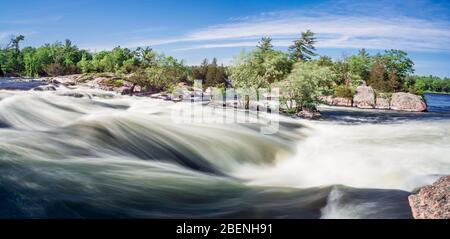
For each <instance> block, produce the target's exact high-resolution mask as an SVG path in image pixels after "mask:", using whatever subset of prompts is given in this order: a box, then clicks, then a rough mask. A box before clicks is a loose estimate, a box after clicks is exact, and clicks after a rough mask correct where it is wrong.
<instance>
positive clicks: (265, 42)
mask: <svg viewBox="0 0 450 239" xmlns="http://www.w3.org/2000/svg"><path fill="white" fill-rule="evenodd" d="M257 48H258V49H259V51H260V52H262V53H266V52H269V51H272V50H273V45H272V39H271V38H270V37H263V38H261V40H260V41H259V42H258V46H257Z"/></svg>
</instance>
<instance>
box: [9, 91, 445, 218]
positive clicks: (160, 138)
mask: <svg viewBox="0 0 450 239" xmlns="http://www.w3.org/2000/svg"><path fill="white" fill-rule="evenodd" d="M189 107H192V105H190V104H189V103H177V104H175V103H172V102H164V101H160V100H153V99H149V98H139V97H129V96H119V95H115V94H112V93H109V92H103V91H97V90H91V89H87V88H82V87H78V88H76V89H69V88H64V87H61V88H59V89H58V90H57V91H55V92H34V91H5V90H3V91H0V196H1V197H0V212H1V214H0V217H1V218H55V217H56V218H61V217H63V218H66V217H67V218H99V217H100V218H105V217H106V218H111V217H112V218H409V217H411V213H410V209H409V207H408V203H407V196H408V195H409V191H411V190H412V189H414V188H415V187H417V186H419V185H423V184H428V183H430V182H432V181H433V180H434V179H435V178H436V177H438V176H439V175H443V174H450V158H449V155H450V154H449V153H450V138H449V137H450V119H447V118H446V116H444V117H440V118H439V120H435V119H433V118H432V119H430V118H427V117H425V119H422V118H421V117H418V119H415V118H414V117H411V116H410V115H407V116H405V115H402V117H403V118H402V120H396V121H394V122H392V121H389V122H384V121H381V122H378V123H377V124H374V123H373V122H371V121H369V122H368V123H364V122H366V121H365V120H366V119H368V118H367V117H360V118H361V120H360V122H359V123H351V124H349V123H348V122H353V120H354V119H355V118H358V114H349V115H350V116H344V117H351V118H352V121H346V120H344V121H340V120H335V118H333V117H331V118H333V120H325V121H321V122H319V121H304V120H297V119H291V118H289V117H284V116H280V117H279V120H280V122H279V131H278V132H277V133H276V134H273V135H263V134H261V127H263V126H264V124H265V123H267V120H268V118H267V117H266V116H265V115H255V114H245V113H244V112H239V111H234V110H233V109H229V110H223V109H217V110H213V111H211V110H210V109H208V110H203V109H202V108H200V109H202V110H201V111H202V114H203V117H205V118H209V119H223V118H226V116H227V115H232V116H233V117H235V119H248V118H249V117H250V118H253V119H255V120H254V121H252V122H258V123H246V124H245V123H244V124H243V123H230V122H227V123H211V122H221V120H217V121H214V120H213V121H211V120H209V121H208V122H210V123H202V122H198V121H196V120H194V121H192V122H191V121H189V120H181V121H180V122H181V123H180V122H178V123H175V122H174V121H173V112H174V110H180V109H186V108H189ZM198 109H199V108H195V110H193V111H191V113H192V115H189V114H185V115H182V116H180V117H185V119H191V118H192V117H193V116H195V115H197V116H198V115H199V112H198ZM429 114H430V115H432V114H431V113H429ZM422 116H423V115H422ZM341 118H342V117H341ZM405 119H406V120H405ZM408 119H410V120H408ZM345 122H347V123H345Z"/></svg>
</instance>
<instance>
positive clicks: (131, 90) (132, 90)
mask: <svg viewBox="0 0 450 239" xmlns="http://www.w3.org/2000/svg"><path fill="white" fill-rule="evenodd" d="M136 85H137V83H133V86H132V87H131V89H130V95H133V93H134V88H135V87H136Z"/></svg>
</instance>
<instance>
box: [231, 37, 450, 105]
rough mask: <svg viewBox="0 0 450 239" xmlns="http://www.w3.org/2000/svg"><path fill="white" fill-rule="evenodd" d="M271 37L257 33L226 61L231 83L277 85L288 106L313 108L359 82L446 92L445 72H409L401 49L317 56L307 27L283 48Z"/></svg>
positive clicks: (383, 89)
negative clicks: (248, 47)
mask: <svg viewBox="0 0 450 239" xmlns="http://www.w3.org/2000/svg"><path fill="white" fill-rule="evenodd" d="M271 41H272V40H271V38H269V37H263V38H262V39H261V41H260V42H259V43H258V46H257V47H256V48H255V50H253V51H251V52H241V54H240V55H239V56H237V57H236V58H235V59H234V62H233V64H232V66H231V67H230V76H231V78H232V81H233V84H235V85H236V86H237V87H245V88H248V87H254V88H256V89H258V88H270V87H274V86H276V87H278V88H279V89H280V90H281V100H282V102H283V104H284V106H285V108H286V109H287V110H288V111H290V112H298V111H301V110H302V109H303V108H305V107H306V108H314V107H315V105H317V104H318V103H319V102H320V99H321V96H324V95H333V96H335V97H344V98H349V99H352V98H353V96H354V94H355V92H356V88H357V87H358V86H360V85H361V84H363V83H365V84H367V85H368V86H371V87H372V88H374V90H375V91H376V93H393V92H411V93H416V94H421V93H423V92H426V91H436V92H446V91H448V85H449V84H450V81H449V80H448V79H447V78H446V79H440V78H437V77H418V76H413V75H412V74H413V73H414V63H413V61H412V60H411V59H410V58H409V57H408V54H407V53H406V52H404V51H401V50H396V49H391V50H385V51H383V52H381V53H378V54H375V55H370V54H369V53H368V52H367V51H366V50H365V49H361V50H359V52H358V53H357V54H355V55H351V56H347V57H343V58H342V59H338V60H333V59H331V58H330V57H328V56H318V54H317V53H316V49H315V47H314V45H315V43H316V38H315V36H314V33H313V32H311V31H309V30H308V31H306V32H303V33H301V35H300V38H299V39H297V40H295V41H294V42H293V43H292V45H291V46H290V47H289V48H288V51H287V52H284V51H279V50H275V49H274V47H273V45H272V43H271ZM387 95H389V94H387Z"/></svg>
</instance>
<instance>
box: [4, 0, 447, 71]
mask: <svg viewBox="0 0 450 239" xmlns="http://www.w3.org/2000/svg"><path fill="white" fill-rule="evenodd" d="M1 5H2V9H1V14H0V44H3V45H4V44H6V43H7V41H8V39H9V38H10V37H11V36H12V35H16V34H23V35H25V36H26V41H25V42H24V45H32V46H39V45H41V44H43V43H47V42H50V43H51V42H55V41H63V40H64V39H66V38H69V39H71V40H72V41H73V42H74V43H75V44H77V45H78V46H79V47H81V48H85V49H89V50H92V51H100V50H104V49H111V48H113V47H114V46H118V45H120V46H123V47H130V48H133V47H137V46H151V47H152V48H154V49H155V50H157V51H159V52H164V53H165V54H167V55H172V56H175V57H177V58H179V59H184V60H185V61H186V62H187V63H188V64H197V63H199V62H200V61H201V60H202V59H203V58H205V57H208V58H212V57H217V58H218V59H219V61H220V62H223V63H225V64H229V63H230V62H231V61H232V59H233V56H235V55H238V54H239V52H240V51H241V50H242V49H246V50H250V49H252V48H253V47H254V46H255V45H256V43H257V42H258V40H259V38H261V37H262V36H270V37H272V38H273V39H274V40H273V43H274V45H275V46H276V48H278V49H281V50H286V49H287V46H288V45H289V44H290V43H291V42H292V40H293V39H295V38H296V37H298V35H299V33H300V32H301V31H305V30H307V29H311V30H312V31H313V32H315V33H316V34H317V37H318V44H317V48H318V52H319V53H320V54H324V55H329V56H331V57H333V58H335V59H338V58H342V57H344V56H347V55H350V54H353V53H355V52H357V49H358V48H362V47H365V48H366V49H368V50H369V52H371V53H373V54H375V53H377V52H379V51H382V50H383V49H390V48H395V49H402V50H405V51H407V52H408V53H409V55H410V57H411V58H412V59H413V60H414V62H415V63H416V66H415V68H416V73H417V74H420V75H428V74H434V75H439V76H450V1H448V0H443V1H438V0H435V1H432V0H426V1H425V0H424V1H412V0H402V1H341V0H334V1H318V0H316V1H313V0H311V1H300V0H296V1H295V0H277V1H274V0H240V1H238V0H221V1H219V0H147V1H144V0H128V1H124V0H122V1H118V0H78V1H62V0H58V1H56V0H40V1H37V0H34V1H31V0H28V1H20V0H17V1H2V4H1Z"/></svg>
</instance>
